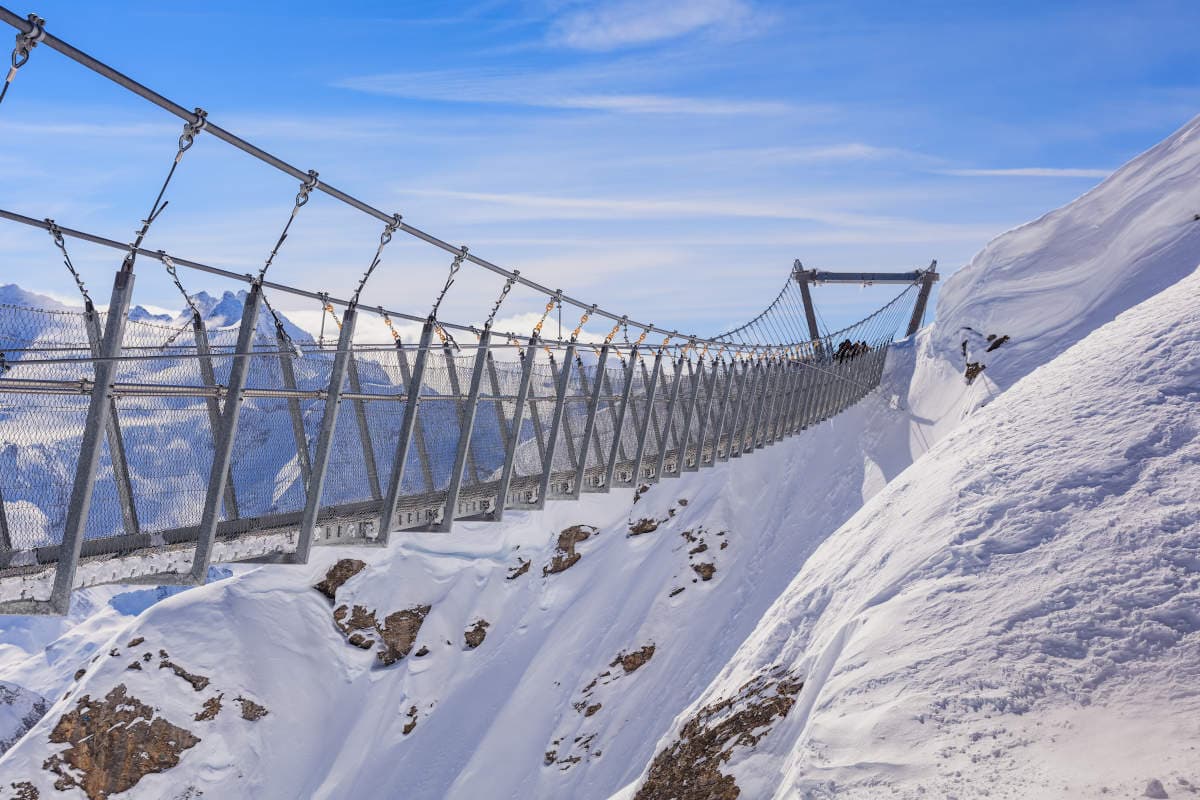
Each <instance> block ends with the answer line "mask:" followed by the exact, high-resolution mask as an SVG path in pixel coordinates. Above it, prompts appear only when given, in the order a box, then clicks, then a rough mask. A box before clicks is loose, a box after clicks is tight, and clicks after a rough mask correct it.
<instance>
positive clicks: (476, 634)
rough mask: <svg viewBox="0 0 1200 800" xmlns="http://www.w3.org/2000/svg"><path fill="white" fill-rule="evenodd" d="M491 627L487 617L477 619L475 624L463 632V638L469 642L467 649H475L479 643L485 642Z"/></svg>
mask: <svg viewBox="0 0 1200 800" xmlns="http://www.w3.org/2000/svg"><path fill="white" fill-rule="evenodd" d="M489 627H491V623H489V622H488V621H487V620H486V619H477V620H475V624H474V625H472V626H471V627H470V628H467V630H466V632H465V633H464V634H463V639H465V640H466V642H467V649H468V650H474V649H475V648H476V647H479V645H481V644H483V640H484V638H485V637H486V636H487V629H488V628H489Z"/></svg>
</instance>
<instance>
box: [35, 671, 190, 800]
mask: <svg viewBox="0 0 1200 800" xmlns="http://www.w3.org/2000/svg"><path fill="white" fill-rule="evenodd" d="M126 691H127V690H126V688H125V686H124V684H120V685H118V686H116V687H114V688H113V689H112V691H110V692H109V693H108V694H107V695H106V696H105V697H104V699H103V700H92V699H91V697H90V696H87V695H85V696H84V697H82V698H80V700H79V702H78V704H77V705H76V707H75V710H74V711H68V712H67V713H65V714H63V715H62V717H61V718H60V719H59V721H58V724H57V725H56V726H55V727H54V730H53V731H51V733H50V741H51V742H52V743H55V744H64V743H65V744H69V745H71V746H70V747H68V748H67V749H66V750H63V751H62V752H60V753H56V754H54V755H52V756H50V757H49V758H47V759H46V760H45V762H44V763H43V764H42V768H43V769H45V770H48V771H50V772H53V773H54V774H55V775H57V776H58V780H56V781H55V782H54V788H55V789H58V790H59V791H66V790H68V789H70V788H72V787H78V788H80V789H82V790H83V792H84V794H86V795H87V796H88V799H89V800H105V798H107V797H108V796H109V795H113V794H117V793H119V792H124V791H126V790H128V789H130V788H131V787H133V786H134V785H136V784H137V782H138V781H140V780H141V779H142V777H143V776H145V775H148V774H150V773H152V772H165V771H166V770H168V769H170V768H171V767H174V766H175V765H177V764H178V763H179V758H180V754H181V753H183V751H185V750H187V749H189V748H191V747H195V746H196V745H197V744H199V742H200V739H199V738H198V737H196V736H195V735H193V734H192V733H191V732H190V731H187V730H185V729H183V728H180V727H178V726H176V725H172V724H171V723H170V722H168V721H167V720H165V719H164V718H162V717H156V716H154V709H153V708H151V707H150V706H148V705H146V704H145V703H143V702H142V701H140V700H138V699H137V698H136V697H131V696H129V695H128V694H127V693H126Z"/></svg>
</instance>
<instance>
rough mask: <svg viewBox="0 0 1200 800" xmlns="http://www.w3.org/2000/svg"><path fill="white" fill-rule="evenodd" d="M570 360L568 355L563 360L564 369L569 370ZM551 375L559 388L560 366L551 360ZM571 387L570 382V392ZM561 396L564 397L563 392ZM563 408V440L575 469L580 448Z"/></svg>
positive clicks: (568, 458) (569, 460)
mask: <svg viewBox="0 0 1200 800" xmlns="http://www.w3.org/2000/svg"><path fill="white" fill-rule="evenodd" d="M568 360H570V359H569V354H568V358H566V359H563V362H564V367H563V368H564V369H568V367H566V366H565V362H566V361H568ZM575 362H576V365H577V366H578V362H579V357H578V355H576V357H575ZM550 375H551V377H552V378H553V380H554V385H555V386H557V385H558V377H559V373H558V365H557V364H556V363H555V361H554V359H550ZM570 385H571V384H570V382H568V383H567V387H568V388H567V391H568V392H569V391H570ZM559 394H560V395H562V393H561V392H560V393H559ZM564 402H565V401H564ZM563 408H564V411H563V420H562V433H563V436H562V438H563V440H564V441H565V442H566V443H567V463H568V464H570V465H571V466H572V467H574V465H575V462H576V450H577V449H578V448H577V447H576V446H575V434H574V432H573V431H572V430H571V417H570V415H569V414H567V413H566V411H565V409H566V406H563Z"/></svg>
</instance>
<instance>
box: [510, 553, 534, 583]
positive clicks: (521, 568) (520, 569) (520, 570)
mask: <svg viewBox="0 0 1200 800" xmlns="http://www.w3.org/2000/svg"><path fill="white" fill-rule="evenodd" d="M517 561H519V562H520V564H519V565H517V566H515V567H512V568H511V569H509V571H508V577H507V578H505V580H506V581H515V580H516V579H517V578H519V577H521V576H522V575H524V574H525V573H526V572H529V565H530V564H532V563H533V560H532V559H527V558H518V559H517Z"/></svg>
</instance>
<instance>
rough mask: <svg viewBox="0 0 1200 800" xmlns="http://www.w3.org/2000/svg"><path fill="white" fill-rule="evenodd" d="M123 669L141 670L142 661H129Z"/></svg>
mask: <svg viewBox="0 0 1200 800" xmlns="http://www.w3.org/2000/svg"><path fill="white" fill-rule="evenodd" d="M125 669H136V670H137V671H138V672H141V670H142V662H140V661H133V662H131V663H130V664H129V666H128V667H126V668H125Z"/></svg>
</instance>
